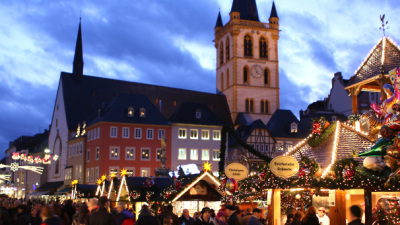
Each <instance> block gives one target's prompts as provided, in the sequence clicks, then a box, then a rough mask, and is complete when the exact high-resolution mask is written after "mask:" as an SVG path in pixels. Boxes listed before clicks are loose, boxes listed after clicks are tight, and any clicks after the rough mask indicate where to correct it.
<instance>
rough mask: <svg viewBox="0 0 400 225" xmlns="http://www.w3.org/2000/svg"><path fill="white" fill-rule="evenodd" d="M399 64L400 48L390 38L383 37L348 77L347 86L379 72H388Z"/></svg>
mask: <svg viewBox="0 0 400 225" xmlns="http://www.w3.org/2000/svg"><path fill="white" fill-rule="evenodd" d="M399 65H400V48H399V46H398V45H397V44H396V43H394V41H393V40H392V39H390V38H387V37H383V38H382V39H380V40H379V42H378V44H377V45H375V47H374V48H373V49H372V50H371V52H370V53H369V54H368V55H367V57H366V58H365V60H364V62H363V63H361V65H360V67H358V69H357V71H356V72H355V74H354V76H352V77H351V78H350V81H349V84H348V86H351V85H354V84H356V83H359V82H361V81H364V80H367V79H369V78H371V77H374V76H377V75H379V74H388V73H389V71H390V70H392V69H394V68H395V67H397V66H399Z"/></svg>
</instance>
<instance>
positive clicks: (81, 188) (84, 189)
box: [69, 184, 97, 198]
mask: <svg viewBox="0 0 400 225" xmlns="http://www.w3.org/2000/svg"><path fill="white" fill-rule="evenodd" d="M96 188H97V185H91V184H77V185H76V191H77V194H76V196H77V197H79V198H93V197H94V196H95V193H96ZM69 190H71V189H69Z"/></svg>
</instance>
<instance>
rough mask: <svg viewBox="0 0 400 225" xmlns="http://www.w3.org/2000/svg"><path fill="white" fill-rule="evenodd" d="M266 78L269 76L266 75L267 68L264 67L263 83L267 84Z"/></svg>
mask: <svg viewBox="0 0 400 225" xmlns="http://www.w3.org/2000/svg"><path fill="white" fill-rule="evenodd" d="M268 79H269V77H268V69H267V68H265V69H264V85H268Z"/></svg>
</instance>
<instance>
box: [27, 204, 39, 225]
mask: <svg viewBox="0 0 400 225" xmlns="http://www.w3.org/2000/svg"><path fill="white" fill-rule="evenodd" d="M36 217H39V216H38V215H37V211H36V208H35V207H33V208H32V209H31V213H30V215H29V223H30V224H31V225H40V220H39V223H37V222H36V221H37V218H36Z"/></svg>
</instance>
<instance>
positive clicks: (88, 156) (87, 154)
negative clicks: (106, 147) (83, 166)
mask: <svg viewBox="0 0 400 225" xmlns="http://www.w3.org/2000/svg"><path fill="white" fill-rule="evenodd" d="M86 162H90V149H88V150H87V151H86Z"/></svg>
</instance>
